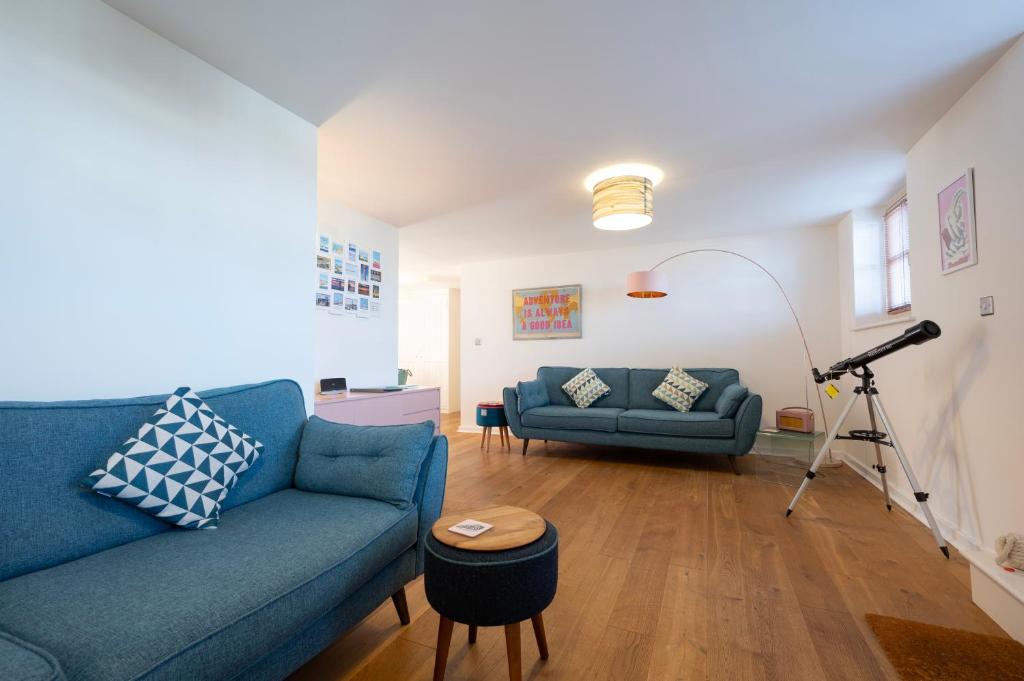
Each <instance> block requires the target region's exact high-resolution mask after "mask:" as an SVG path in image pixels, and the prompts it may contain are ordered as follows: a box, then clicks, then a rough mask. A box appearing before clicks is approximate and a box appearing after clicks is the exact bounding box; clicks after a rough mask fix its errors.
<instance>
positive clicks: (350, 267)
mask: <svg viewBox="0 0 1024 681" xmlns="http://www.w3.org/2000/svg"><path fill="white" fill-rule="evenodd" d="M358 274H359V268H358V267H356V264H355V263H354V262H347V263H345V278H346V279H355V278H356V276H357V275H358Z"/></svg>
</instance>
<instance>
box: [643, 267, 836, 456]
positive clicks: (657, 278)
mask: <svg viewBox="0 0 1024 681" xmlns="http://www.w3.org/2000/svg"><path fill="white" fill-rule="evenodd" d="M695 253H723V254H725V255H731V256H735V257H737V258H740V259H741V260H745V261H747V262H748V263H750V264H751V265H753V266H754V267H756V268H757V269H759V270H761V271H762V272H764V273H765V274H766V275H767V276H768V278H769V279H771V280H772V283H773V284H775V288H777V289H778V290H779V293H781V294H782V298H783V299H784V300H785V301H786V306H787V307H788V308H789V313H790V315H792V316H793V321H794V322H795V323H796V329H797V331H798V332H799V333H800V340H801V342H803V345H804V357H806V358H807V365H808V368H809V369H810V368H813V367H814V360H813V359H812V358H811V349H810V347H809V346H808V345H807V336H806V335H805V334H804V327H803V325H802V324H801V323H800V318H799V317H798V316H797V314H796V309H795V308H794V307H793V303H792V301H791V300H790V299H789V296H788V295H787V294H786V289H784V288H782V284H781V283H779V280H778V279H777V278H776V277H775V275H774V274H772V273H771V272H769V271H768V269H767V268H766V267H765V266H764V265H762V264H761V263H759V262H757V261H756V260H754V259H753V258H749V257H747V256H745V255H743V254H742V253H737V252H736V251H730V250H728V249H726V248H694V249H692V250H689V251H682V252H680V253H676V254H675V255H670V256H669V257H667V258H665V259H664V260H662V261H661V262H659V263H658V264H657V265H655V266H654V267H652V268H651V269H649V270H644V271H640V272H630V273H629V276H627V277H626V295H627V296H629V297H630V298H664V297H665V296H667V295H668V292H669V286H668V276H667V275H666V274H665V271H664V270H659V269H658V268H659V267H661V266H662V265H664V264H665V263H667V262H669V261H671V260H675V259H676V258H681V257H682V256H684V255H693V254H695ZM814 392H815V394H817V396H818V408H819V409H820V410H821V419H822V421H823V424H824V426H825V432H828V429H829V428H828V416H826V415H825V403H824V402H823V401H822V399H821V392H820V390H819V389H818V386H817V384H815V386H814ZM829 463H830V464H833V465H840V464H841V463H842V462H837V461H834V460H833V459H832V451H831V450H829Z"/></svg>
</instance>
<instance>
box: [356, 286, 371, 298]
mask: <svg viewBox="0 0 1024 681" xmlns="http://www.w3.org/2000/svg"><path fill="white" fill-rule="evenodd" d="M359 295H361V296H368V295H370V285H369V284H362V283H360V284H359Z"/></svg>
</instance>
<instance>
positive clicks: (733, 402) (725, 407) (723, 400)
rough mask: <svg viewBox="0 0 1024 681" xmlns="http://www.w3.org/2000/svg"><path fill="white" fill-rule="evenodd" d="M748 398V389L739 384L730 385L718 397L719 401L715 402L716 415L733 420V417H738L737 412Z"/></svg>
mask: <svg viewBox="0 0 1024 681" xmlns="http://www.w3.org/2000/svg"><path fill="white" fill-rule="evenodd" d="M746 397H747V389H746V388H744V387H743V386H742V385H740V384H739V383H730V384H729V385H727V386H725V390H723V391H722V394H721V395H719V396H718V401H717V402H715V413H717V414H718V415H719V416H721V417H722V418H723V419H731V418H732V417H733V416H736V411H737V410H738V409H739V408H740V405H741V404H743V400H745V399H746Z"/></svg>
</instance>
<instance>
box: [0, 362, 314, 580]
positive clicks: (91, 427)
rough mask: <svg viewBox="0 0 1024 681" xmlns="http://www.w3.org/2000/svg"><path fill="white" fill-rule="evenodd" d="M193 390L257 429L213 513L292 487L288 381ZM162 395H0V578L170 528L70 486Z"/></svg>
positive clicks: (295, 400) (295, 402)
mask: <svg viewBox="0 0 1024 681" xmlns="http://www.w3.org/2000/svg"><path fill="white" fill-rule="evenodd" d="M198 394H199V396H200V397H202V398H203V399H204V400H206V403H207V404H209V405H210V407H211V408H212V409H213V410H214V411H215V412H217V413H218V414H220V416H221V417H222V418H224V419H225V420H226V421H228V422H229V423H232V424H234V425H235V426H237V427H238V428H240V429H242V430H244V431H246V432H250V433H259V439H260V441H261V442H262V443H263V444H264V446H265V447H266V449H265V451H264V453H263V456H261V457H260V458H259V460H258V461H257V462H256V465H255V466H254V468H253V470H251V471H249V472H248V473H246V474H245V475H243V476H242V478H241V480H239V482H238V485H237V486H236V487H235V488H234V489H233V490H232V491H231V494H230V495H229V496H228V498H227V499H225V500H224V502H223V503H222V504H221V511H225V510H227V509H229V508H231V507H233V506H240V505H241V504H244V503H246V502H249V501H252V500H253V499H258V498H259V497H262V496H266V495H267V494H271V493H272V492H276V491H278V490H282V489H285V488H288V487H291V486H292V476H293V475H294V473H295V460H296V457H297V456H298V451H299V438H300V437H301V435H302V427H303V426H304V425H305V423H306V405H305V402H304V400H303V399H302V391H301V390H300V389H299V386H298V385H297V384H296V383H295V382H294V381H271V382H268V383H261V384H258V385H243V386H236V387H233V388H219V389H216V390H205V391H201V392H199V393H198ZM166 400H167V395H157V396H153V397H138V398H131V399H116V400H85V401H74V402H0V518H3V522H0V580H2V579H9V578H10V577H14V576H17V575H20V574H25V573H27V572H32V571H33V570H41V569H43V568H46V567H50V566H51V565H57V564H59V563H63V562H66V561H69V560H74V559H75V558H79V557H81V556H85V555H89V554H91V553H95V552H96V551H102V550H104V549H108V548H110V547H112V546H117V545H119V544H124V543H125V542H129V541H134V540H136V539H141V538H142V537H147V536H150V535H154V534H157V533H160V532H169V531H172V530H173V528H172V527H171V526H170V525H168V524H167V523H165V522H163V521H161V520H157V519H156V518H154V517H153V516H150V515H147V514H145V513H139V511H138V510H137V509H134V508H131V507H129V506H126V505H125V504H120V503H113V502H112V501H111V500H110V499H104V498H103V497H100V496H98V495H96V494H93V493H92V492H89V491H88V490H85V489H83V488H82V487H81V486H80V485H79V481H80V480H81V479H82V476H83V475H86V474H87V473H88V472H89V471H91V470H93V469H94V468H96V464H97V463H99V462H101V461H104V460H105V459H106V458H107V457H108V456H110V453H111V452H113V451H115V450H116V449H117V448H118V447H119V446H121V444H122V443H123V442H124V441H125V440H126V439H127V438H128V437H130V436H131V435H133V434H134V433H136V432H137V431H138V429H139V424H140V423H142V422H144V421H145V420H146V419H147V418H149V417H150V416H152V415H153V412H154V411H155V410H156V408H157V407H159V406H160V405H161V404H163V403H164V402H165V401H166ZM58 509H59V510H58Z"/></svg>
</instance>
